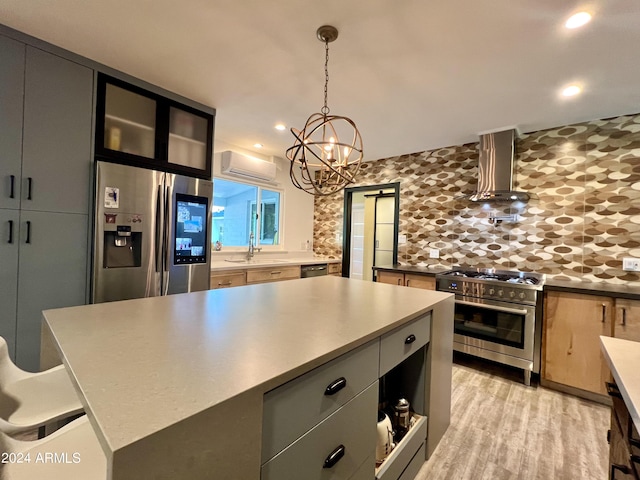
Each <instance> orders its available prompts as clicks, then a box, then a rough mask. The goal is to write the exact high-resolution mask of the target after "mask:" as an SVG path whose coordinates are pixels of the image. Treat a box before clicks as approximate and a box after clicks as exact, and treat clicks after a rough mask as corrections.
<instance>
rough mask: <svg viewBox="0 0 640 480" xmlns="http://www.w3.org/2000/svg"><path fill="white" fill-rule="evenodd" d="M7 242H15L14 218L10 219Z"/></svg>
mask: <svg viewBox="0 0 640 480" xmlns="http://www.w3.org/2000/svg"><path fill="white" fill-rule="evenodd" d="M12 198H13V197H12ZM7 243H13V220H9V241H8V242H7Z"/></svg>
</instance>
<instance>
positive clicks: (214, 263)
mask: <svg viewBox="0 0 640 480" xmlns="http://www.w3.org/2000/svg"><path fill="white" fill-rule="evenodd" d="M241 258H242V257H241V256H237V255H234V256H233V260H231V261H229V260H227V259H223V258H222V257H221V258H220V260H218V259H217V258H216V257H215V256H214V257H212V259H211V271H212V272H224V271H226V270H246V269H249V268H260V267H277V266H286V265H315V264H317V263H327V264H329V263H342V260H340V259H336V258H325V257H300V258H295V257H292V258H289V257H285V256H282V257H277V256H274V258H269V257H268V256H263V255H261V254H257V255H255V256H254V257H253V258H252V259H251V260H250V261H246V260H242V259H241ZM235 260H241V261H235Z"/></svg>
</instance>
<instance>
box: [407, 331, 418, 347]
mask: <svg viewBox="0 0 640 480" xmlns="http://www.w3.org/2000/svg"><path fill="white" fill-rule="evenodd" d="M415 341H416V336H415V335H414V334H413V333H412V334H411V335H409V336H408V337H407V338H405V339H404V343H405V345H411V344H412V343H413V342H415Z"/></svg>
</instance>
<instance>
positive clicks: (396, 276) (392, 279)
mask: <svg viewBox="0 0 640 480" xmlns="http://www.w3.org/2000/svg"><path fill="white" fill-rule="evenodd" d="M376 275H377V277H376V278H377V280H376V281H378V282H380V283H390V284H391V285H404V274H402V273H395V272H384V271H380V270H378V273H377V274H376Z"/></svg>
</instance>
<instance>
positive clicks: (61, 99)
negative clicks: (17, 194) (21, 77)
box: [21, 46, 93, 214]
mask: <svg viewBox="0 0 640 480" xmlns="http://www.w3.org/2000/svg"><path fill="white" fill-rule="evenodd" d="M25 72H26V73H25V101H24V141H23V145H24V146H23V151H22V202H21V208H22V209H23V210H37V211H47V212H66V213H85V214H88V201H89V198H90V191H89V190H90V178H91V163H92V159H91V139H92V126H91V122H92V118H93V71H92V70H91V69H89V68H86V67H83V66H81V65H78V64H77V63H73V62H71V61H69V60H65V59H63V58H60V57H58V56H55V55H52V54H50V53H47V52H43V51H42V50H38V49H37V48H33V47H30V46H28V47H27V53H26V70H25ZM29 181H31V200H29V199H28V194H29V191H28V190H29V188H28V187H29Z"/></svg>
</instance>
